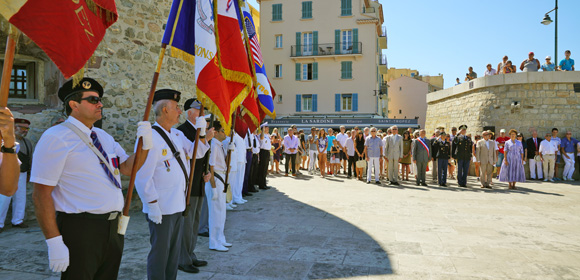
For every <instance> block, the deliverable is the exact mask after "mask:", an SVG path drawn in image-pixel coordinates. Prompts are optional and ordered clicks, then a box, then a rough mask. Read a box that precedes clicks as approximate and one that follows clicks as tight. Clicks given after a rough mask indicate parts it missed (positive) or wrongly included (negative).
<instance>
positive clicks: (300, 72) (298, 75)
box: [296, 63, 302, 81]
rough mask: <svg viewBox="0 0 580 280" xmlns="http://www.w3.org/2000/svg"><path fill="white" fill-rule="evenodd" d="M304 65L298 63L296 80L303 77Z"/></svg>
mask: <svg viewBox="0 0 580 280" xmlns="http://www.w3.org/2000/svg"><path fill="white" fill-rule="evenodd" d="M301 70H302V65H300V63H296V81H300V80H302V79H301V76H302V75H301V74H302V71H301Z"/></svg>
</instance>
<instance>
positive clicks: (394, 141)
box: [384, 125, 403, 185]
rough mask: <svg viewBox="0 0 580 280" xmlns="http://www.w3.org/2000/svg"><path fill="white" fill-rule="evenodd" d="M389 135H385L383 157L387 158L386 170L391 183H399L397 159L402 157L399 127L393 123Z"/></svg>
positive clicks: (401, 139) (401, 140) (401, 138)
mask: <svg viewBox="0 0 580 280" xmlns="http://www.w3.org/2000/svg"><path fill="white" fill-rule="evenodd" d="M391 132H392V133H393V134H391V135H390V136H387V137H385V139H386V140H385V144H384V145H385V158H386V159H387V162H388V163H389V165H388V172H387V176H388V178H389V181H390V182H391V183H390V184H391V185H399V183H398V182H397V179H398V177H399V161H400V160H401V158H403V137H402V136H401V135H399V128H398V127H397V126H396V125H394V126H392V127H391Z"/></svg>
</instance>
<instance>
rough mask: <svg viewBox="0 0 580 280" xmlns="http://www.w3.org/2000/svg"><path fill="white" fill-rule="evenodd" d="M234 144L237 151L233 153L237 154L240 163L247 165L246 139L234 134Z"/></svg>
mask: <svg viewBox="0 0 580 280" xmlns="http://www.w3.org/2000/svg"><path fill="white" fill-rule="evenodd" d="M234 144H235V145H236V149H235V150H234V151H233V152H234V153H236V154H237V157H236V158H237V159H238V163H246V145H247V142H244V138H242V136H240V135H239V134H237V133H234Z"/></svg>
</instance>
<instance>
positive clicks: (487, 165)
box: [475, 131, 497, 189]
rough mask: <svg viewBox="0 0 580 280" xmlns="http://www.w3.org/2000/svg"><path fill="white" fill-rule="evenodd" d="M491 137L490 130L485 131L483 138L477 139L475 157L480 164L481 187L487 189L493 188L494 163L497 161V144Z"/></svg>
mask: <svg viewBox="0 0 580 280" xmlns="http://www.w3.org/2000/svg"><path fill="white" fill-rule="evenodd" d="M490 137H491V135H490V133H489V131H484V132H483V139H481V140H479V141H477V144H476V146H475V158H476V159H477V162H479V164H480V167H479V174H480V177H481V179H480V180H481V187H482V188H487V189H491V179H492V177H493V165H494V164H495V163H496V162H497V154H496V152H495V148H496V144H495V141H493V140H490Z"/></svg>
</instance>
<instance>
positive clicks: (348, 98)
mask: <svg viewBox="0 0 580 280" xmlns="http://www.w3.org/2000/svg"><path fill="white" fill-rule="evenodd" d="M340 99H341V102H340V104H341V105H340V108H341V111H352V94H343V95H341V98H340Z"/></svg>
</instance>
